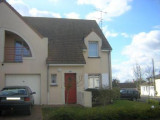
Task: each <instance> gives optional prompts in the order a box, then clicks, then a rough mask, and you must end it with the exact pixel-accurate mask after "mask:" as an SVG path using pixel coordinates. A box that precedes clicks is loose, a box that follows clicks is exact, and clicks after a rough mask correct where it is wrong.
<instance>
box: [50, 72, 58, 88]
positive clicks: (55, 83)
mask: <svg viewBox="0 0 160 120" xmlns="http://www.w3.org/2000/svg"><path fill="white" fill-rule="evenodd" d="M52 76H55V82H54V83H53V81H52V78H53V77H52ZM50 85H52V86H56V85H57V74H51V80H50Z"/></svg>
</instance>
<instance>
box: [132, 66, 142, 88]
mask: <svg viewBox="0 0 160 120" xmlns="http://www.w3.org/2000/svg"><path fill="white" fill-rule="evenodd" d="M133 74H134V77H135V83H136V86H137V88H138V90H140V85H141V83H142V69H141V66H140V65H139V64H138V63H136V64H135V66H134V67H133Z"/></svg>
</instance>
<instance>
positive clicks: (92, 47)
mask: <svg viewBox="0 0 160 120" xmlns="http://www.w3.org/2000/svg"><path fill="white" fill-rule="evenodd" d="M88 55H89V57H98V42H89V43H88Z"/></svg>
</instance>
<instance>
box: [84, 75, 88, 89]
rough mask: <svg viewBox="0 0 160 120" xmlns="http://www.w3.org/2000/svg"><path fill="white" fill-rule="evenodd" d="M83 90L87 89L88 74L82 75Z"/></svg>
mask: <svg viewBox="0 0 160 120" xmlns="http://www.w3.org/2000/svg"><path fill="white" fill-rule="evenodd" d="M84 88H85V89H87V88H88V74H85V75H84Z"/></svg>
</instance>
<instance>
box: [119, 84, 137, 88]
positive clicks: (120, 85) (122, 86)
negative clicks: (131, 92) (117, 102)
mask: <svg viewBox="0 0 160 120" xmlns="http://www.w3.org/2000/svg"><path fill="white" fill-rule="evenodd" d="M118 86H119V87H120V88H136V84H135V83H119V84H118Z"/></svg>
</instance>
